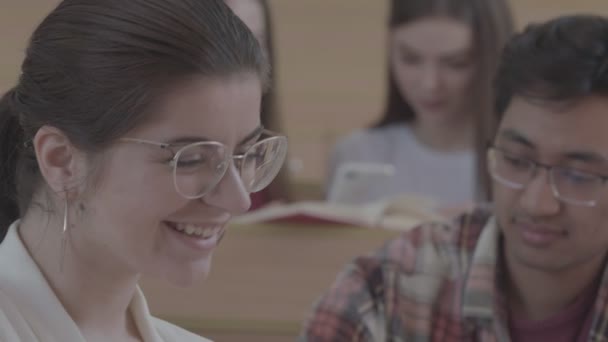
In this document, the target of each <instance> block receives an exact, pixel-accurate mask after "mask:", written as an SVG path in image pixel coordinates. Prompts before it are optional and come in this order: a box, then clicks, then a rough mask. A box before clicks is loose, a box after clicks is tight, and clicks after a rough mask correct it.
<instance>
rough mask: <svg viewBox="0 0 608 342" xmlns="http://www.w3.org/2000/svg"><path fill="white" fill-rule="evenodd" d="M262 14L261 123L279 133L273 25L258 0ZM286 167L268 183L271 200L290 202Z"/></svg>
mask: <svg viewBox="0 0 608 342" xmlns="http://www.w3.org/2000/svg"><path fill="white" fill-rule="evenodd" d="M258 1H259V4H260V6H261V7H262V11H263V13H264V24H265V25H264V26H265V28H266V29H265V32H266V34H265V37H264V38H263V39H264V45H265V46H266V50H267V51H266V52H267V54H268V61H269V62H270V66H271V73H270V78H269V82H268V83H269V87H268V91H266V92H265V93H264V95H263V96H262V110H261V122H262V125H264V127H266V128H268V129H270V130H272V131H275V132H281V131H282V130H283V129H282V124H281V116H280V113H279V103H278V102H279V95H278V91H277V87H276V85H277V68H276V64H275V63H276V51H275V48H274V31H273V30H274V25H273V21H272V12H271V10H270V5H269V3H268V0H258ZM287 169H288V165H287V164H286V165H285V166H283V168H282V169H281V171H280V172H279V174H278V175H277V177H276V178H275V179H274V180H273V181H272V183H270V185H269V186H268V188H267V189H266V190H265V191H268V194H269V197H270V198H271V199H272V200H282V201H290V200H291V193H290V191H289V183H290V182H289V175H288V171H287Z"/></svg>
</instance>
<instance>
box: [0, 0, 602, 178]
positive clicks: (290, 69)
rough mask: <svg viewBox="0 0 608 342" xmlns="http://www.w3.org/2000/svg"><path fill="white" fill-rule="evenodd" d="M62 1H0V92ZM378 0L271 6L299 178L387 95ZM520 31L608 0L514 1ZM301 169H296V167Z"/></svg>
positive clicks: (597, 8)
mask: <svg viewBox="0 0 608 342" xmlns="http://www.w3.org/2000/svg"><path fill="white" fill-rule="evenodd" d="M57 2H58V1H57V0H0V42H2V43H1V44H2V45H1V47H0V90H4V89H6V88H7V87H9V86H10V85H11V84H12V83H13V82H14V80H15V77H16V75H17V70H18V66H19V63H20V60H21V58H22V51H23V49H24V46H25V41H26V39H27V37H28V35H29V33H30V32H31V30H32V28H33V27H34V25H35V24H36V23H37V21H38V20H40V19H41V18H42V16H43V15H44V14H45V13H46V12H48V11H49V10H50V9H51V8H52V6H53V5H54V4H56V3H57ZM386 3H387V2H386V1H385V0H383V1H379V0H271V4H272V6H273V12H274V16H275V21H276V23H275V24H276V29H277V32H276V33H277V45H278V49H279V51H278V57H279V67H278V71H279V78H280V88H281V92H282V109H283V116H284V122H285V131H286V132H287V133H288V135H289V136H290V142H291V157H292V158H293V159H295V160H296V161H301V162H302V165H303V167H302V168H301V169H300V170H299V171H298V172H297V173H296V177H297V178H299V179H306V180H314V181H320V180H321V179H322V177H323V174H324V163H325V158H326V156H327V151H328V148H329V147H330V146H331V145H332V144H333V142H334V140H335V139H336V137H338V136H341V135H343V134H345V133H347V132H349V131H351V130H352V129H355V128H359V127H362V126H364V125H365V124H366V123H368V122H370V121H371V120H373V119H374V118H375V117H376V115H377V114H378V112H379V110H380V108H381V105H382V97H383V90H384V79H383V76H384V67H383V65H384V50H383V46H384V16H385V11H386ZM512 3H513V5H514V9H515V14H516V17H517V20H518V23H519V24H520V25H522V24H524V23H526V22H528V21H530V20H536V19H544V18H548V17H552V16H554V15H558V14H561V13H573V12H594V13H600V14H608V2H607V1H606V0H577V1H574V0H513V2H512ZM294 164H297V163H294Z"/></svg>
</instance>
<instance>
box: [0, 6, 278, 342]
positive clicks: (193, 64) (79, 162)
mask: <svg viewBox="0 0 608 342" xmlns="http://www.w3.org/2000/svg"><path fill="white" fill-rule="evenodd" d="M268 72H269V70H268V63H267V60H266V57H265V54H264V52H263V51H262V49H261V48H260V46H259V44H258V42H257V41H256V39H255V36H254V35H253V34H251V32H250V31H249V30H248V29H247V28H246V27H245V25H244V24H243V23H242V22H241V21H239V20H238V19H237V18H236V17H235V16H234V15H233V14H232V12H231V11H230V10H229V8H228V7H227V6H226V5H225V4H224V2H223V1H221V0H211V1H204V2H202V1H194V0H174V1H168V0H145V1H144V0H130V1H128V2H124V1H122V0H65V1H62V2H61V3H60V4H59V5H58V7H57V8H56V9H54V10H53V11H52V12H51V13H50V14H49V15H48V16H47V17H46V18H45V19H44V21H43V22H42V23H41V24H40V25H39V27H38V28H37V29H36V30H35V32H34V33H33V36H32V39H31V42H30V45H29V47H28V49H27V54H26V57H25V60H24V62H23V64H22V70H21V76H20V78H19V81H18V83H17V84H16V86H15V87H14V88H13V89H12V90H11V91H9V92H8V93H7V94H5V95H4V97H3V98H2V101H1V103H0V137H2V140H1V141H0V163H1V164H2V165H3V167H2V169H0V214H1V217H0V218H1V220H0V226H1V227H2V230H3V231H4V233H5V235H6V236H5V238H4V240H3V241H2V243H1V244H0V313H1V314H0V340H2V341H38V340H40V336H42V337H43V338H44V340H45V341H48V340H57V341H85V340H86V341H139V340H145V341H200V340H202V339H201V338H200V337H198V336H195V335H193V334H190V333H188V332H186V331H184V330H182V329H179V328H177V327H175V326H172V325H170V324H168V323H166V322H162V321H160V320H157V319H155V318H153V317H151V316H150V313H149V311H148V309H147V306H146V303H145V299H144V297H143V295H142V293H141V291H140V290H139V287H138V285H137V282H138V279H139V277H140V275H142V274H148V275H152V276H158V277H162V278H164V279H167V280H169V281H170V282H172V283H176V284H180V285H188V284H190V283H192V282H193V281H194V280H195V279H197V278H199V277H200V276H204V275H206V274H207V273H208V271H209V267H210V263H211V258H212V254H213V251H214V249H215V248H216V247H217V245H218V244H219V242H220V240H221V239H222V237H223V234H224V230H225V227H226V223H227V222H228V220H229V219H230V218H231V216H233V215H235V214H239V213H242V212H245V211H247V210H248V208H249V206H250V197H249V196H250V193H251V192H254V191H259V190H261V189H263V188H264V187H265V186H266V185H268V184H269V183H270V182H271V181H272V180H273V178H274V177H275V176H276V174H277V173H278V171H279V169H280V168H281V165H282V163H283V160H284V159H285V154H286V148H287V142H286V139H285V137H283V136H280V135H278V134H275V133H272V132H269V131H266V130H264V129H263V128H262V126H261V123H260V111H259V108H260V101H261V96H262V93H263V91H264V88H265V86H266V83H267V78H268ZM16 322H17V323H16ZM19 322H23V323H19Z"/></svg>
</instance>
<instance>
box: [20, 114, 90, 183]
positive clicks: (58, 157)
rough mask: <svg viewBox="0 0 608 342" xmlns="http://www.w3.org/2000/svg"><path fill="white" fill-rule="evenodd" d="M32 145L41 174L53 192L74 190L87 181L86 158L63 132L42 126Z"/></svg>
mask: <svg viewBox="0 0 608 342" xmlns="http://www.w3.org/2000/svg"><path fill="white" fill-rule="evenodd" d="M32 144H33V147H34V150H35V151H36V159H37V161H38V166H39V168H40V173H41V174H42V177H43V178H44V180H45V181H46V183H47V184H48V186H49V187H50V188H51V190H52V191H53V192H55V193H61V192H65V191H66V190H68V189H73V188H74V187H76V186H78V185H80V184H81V183H82V181H83V180H84V179H85V171H86V158H85V156H84V154H83V153H82V152H81V151H80V150H78V149H77V148H76V147H74V145H72V142H71V141H70V139H69V138H68V137H67V136H66V135H65V134H64V133H63V132H62V131H61V130H59V129H57V128H55V127H51V126H46V125H45V126H42V127H41V128H40V129H39V130H38V132H36V135H35V136H34V139H33V141H32Z"/></svg>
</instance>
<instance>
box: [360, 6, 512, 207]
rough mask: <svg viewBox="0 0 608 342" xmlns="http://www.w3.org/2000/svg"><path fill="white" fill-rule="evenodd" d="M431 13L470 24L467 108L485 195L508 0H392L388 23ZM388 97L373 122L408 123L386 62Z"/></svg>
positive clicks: (410, 115) (508, 29) (508, 25)
mask: <svg viewBox="0 0 608 342" xmlns="http://www.w3.org/2000/svg"><path fill="white" fill-rule="evenodd" d="M430 16H447V17H450V18H454V19H457V20H461V21H462V22H464V23H467V24H468V25H470V27H471V28H472V31H473V46H474V56H476V60H475V62H476V64H477V70H476V73H475V79H474V81H473V89H472V95H471V98H473V99H474V101H475V102H474V103H473V105H472V107H471V110H472V113H471V115H473V116H474V121H475V132H476V133H475V152H476V155H477V156H478V158H477V161H476V169H477V171H476V177H477V178H478V179H479V182H478V189H477V197H478V199H480V200H487V196H486V193H485V188H484V184H487V182H488V176H487V172H486V163H485V142H486V141H487V140H488V132H489V131H490V130H491V128H492V127H494V126H495V123H494V116H493V115H492V113H493V102H494V92H493V88H492V80H493V77H494V74H495V71H496V67H497V64H498V59H499V56H500V53H501V51H502V48H503V46H504V44H506V42H507V41H508V39H509V38H510V37H511V35H512V33H513V19H512V16H511V10H510V8H509V5H508V2H507V0H391V5H390V12H389V20H388V28H389V30H394V29H396V28H397V27H400V26H402V25H405V24H408V23H411V22H413V21H415V20H418V19H421V18H424V17H430ZM386 75H387V83H388V84H387V97H386V101H385V107H384V112H383V116H382V117H381V118H380V120H378V121H377V122H375V123H374V124H373V125H372V128H380V127H385V126H388V125H392V124H395V123H400V122H404V123H412V122H413V121H414V120H415V119H416V114H415V113H414V111H413V109H412V108H411V107H410V105H409V104H408V103H407V101H406V100H405V99H404V98H403V96H402V95H401V92H400V91H399V88H398V87H397V84H396V82H395V79H394V77H393V71H392V70H391V63H387V73H386Z"/></svg>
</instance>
